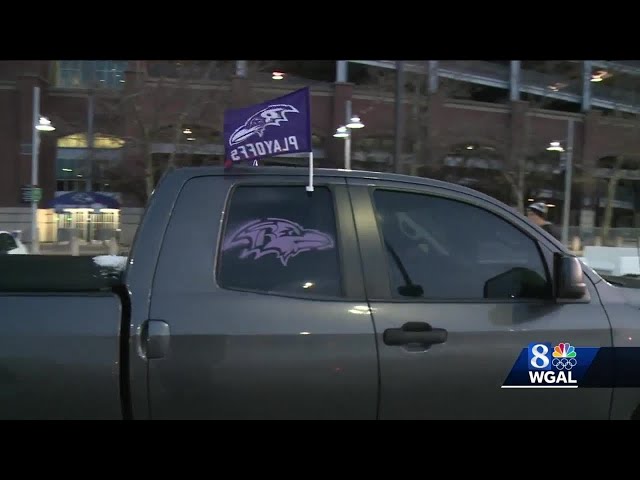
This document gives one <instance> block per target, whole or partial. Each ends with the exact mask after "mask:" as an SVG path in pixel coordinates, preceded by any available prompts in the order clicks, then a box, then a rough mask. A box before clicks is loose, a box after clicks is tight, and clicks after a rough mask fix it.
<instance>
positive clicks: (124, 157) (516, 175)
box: [0, 60, 640, 241]
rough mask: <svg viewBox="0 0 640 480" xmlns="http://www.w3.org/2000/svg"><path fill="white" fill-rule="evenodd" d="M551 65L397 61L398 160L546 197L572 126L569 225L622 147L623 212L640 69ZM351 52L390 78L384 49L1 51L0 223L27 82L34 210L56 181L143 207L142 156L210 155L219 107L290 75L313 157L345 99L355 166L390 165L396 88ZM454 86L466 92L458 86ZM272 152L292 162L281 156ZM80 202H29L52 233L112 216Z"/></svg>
mask: <svg viewBox="0 0 640 480" xmlns="http://www.w3.org/2000/svg"><path fill="white" fill-rule="evenodd" d="M500 63H503V64H500ZM564 63H565V64H566V65H561V67H562V68H560V73H558V71H556V72H553V73H545V72H541V71H539V69H538V70H536V68H538V67H537V66H535V65H524V62H522V63H521V62H519V61H512V62H509V63H506V64H504V62H496V63H492V62H433V61H432V62H419V63H416V62H413V63H407V64H405V70H406V74H407V76H408V77H407V90H406V93H405V98H404V105H405V108H404V116H405V122H404V123H405V125H406V128H405V130H404V136H403V139H404V142H403V146H402V147H403V148H402V156H401V161H400V169H401V171H403V172H405V173H413V174H422V175H432V176H438V177H441V178H444V179H447V180H451V181H456V182H458V183H464V184H468V185H470V186H471V187H473V188H477V189H479V190H483V191H485V192H487V193H489V194H492V195H494V196H496V197H498V198H500V199H502V200H504V201H506V202H509V203H511V204H514V205H515V204H516V203H517V198H516V197H517V196H518V193H517V192H518V189H520V193H519V195H520V196H521V197H526V199H529V198H531V197H535V198H536V199H544V200H546V201H547V202H548V203H549V205H553V206H555V205H559V204H560V203H561V202H562V201H563V198H562V197H563V178H564V164H565V160H566V157H565V156H563V155H562V154H560V153H559V152H557V151H554V148H551V150H549V147H550V145H551V144H552V142H557V145H556V148H555V150H561V149H564V150H565V152H566V151H567V150H568V147H569V145H568V143H567V142H568V140H569V138H568V137H569V135H570V134H569V133H568V132H569V125H570V124H572V125H573V129H572V130H573V148H572V149H571V153H572V159H573V163H574V165H575V168H576V173H575V174H574V175H575V179H576V181H575V185H574V188H573V196H572V197H573V198H572V208H571V223H572V224H573V225H583V226H586V227H589V226H592V225H594V224H598V223H599V218H600V217H601V216H602V208H603V207H604V204H603V202H604V200H605V198H606V197H605V196H604V193H603V188H604V189H605V191H606V179H607V177H608V176H610V175H611V174H612V170H611V168H612V166H613V164H614V159H615V158H620V157H622V158H624V159H625V162H627V163H626V164H625V163H623V164H622V166H623V168H626V169H625V170H624V172H623V175H622V177H623V179H622V181H621V182H620V186H619V188H618V194H617V196H616V202H615V211H614V214H615V215H614V226H617V227H630V226H632V225H635V218H634V214H635V210H636V208H635V188H636V184H637V183H638V182H636V181H635V180H636V178H637V175H636V171H637V170H638V167H637V166H634V165H635V164H634V161H635V160H634V159H635V157H637V156H638V153H639V152H640V136H639V135H637V134H636V131H637V130H636V129H637V125H636V124H637V121H636V120H635V115H637V113H638V111H639V110H640V109H638V108H637V107H635V106H634V105H633V103H632V102H631V100H630V99H631V96H628V97H625V92H626V90H630V89H632V87H633V85H634V83H633V82H635V81H636V78H637V76H636V75H638V74H640V67H636V66H635V65H634V64H632V63H631V62H626V63H611V62H605V61H588V62H564ZM362 64H368V67H367V68H370V69H374V70H376V71H381V72H387V73H388V74H389V75H395V73H394V68H395V63H394V62H388V61H351V62H346V61H340V62H336V64H335V67H334V68H335V81H331V82H329V81H318V80H315V79H309V78H303V77H301V76H299V75H298V76H296V75H294V74H289V73H288V72H283V73H284V74H283V75H281V76H274V75H272V74H271V73H270V72H268V71H263V72H260V71H256V69H255V68H253V69H252V65H251V62H246V61H238V62H189V64H188V65H187V64H181V63H180V62H145V61H115V60H114V61H5V62H0V104H1V105H3V108H2V109H0V127H1V128H0V152H2V153H0V155H1V157H0V163H1V165H2V168H3V175H1V176H0V229H14V228H15V229H21V230H23V231H27V230H28V229H29V228H28V214H29V213H28V205H26V204H24V203H23V202H22V201H21V187H22V186H25V185H28V184H30V179H31V161H30V160H31V143H32V130H33V128H32V127H33V124H32V123H33V115H32V111H33V87H34V86H39V87H40V89H41V102H40V111H41V114H42V115H44V116H46V117H48V118H49V119H50V120H51V121H52V123H53V125H54V126H55V127H56V130H55V131H53V132H45V133H42V134H41V144H40V150H39V165H40V167H39V185H40V186H41V187H42V189H43V200H42V202H41V207H45V206H46V205H47V204H48V203H49V202H50V201H52V199H54V198H55V197H56V196H58V195H61V194H63V193H65V192H69V191H85V192H86V191H88V192H103V193H106V194H109V195H112V196H115V197H117V198H118V199H119V200H120V202H121V204H122V206H123V207H125V208H126V207H139V206H141V205H142V204H143V202H144V198H145V191H146V190H148V189H149V188H151V187H152V186H153V185H152V183H150V184H149V185H146V183H149V182H145V181H146V180H147V178H146V177H148V175H147V176H146V175H145V168H147V169H149V168H151V167H153V169H154V172H153V173H154V175H153V177H154V178H153V179H154V180H156V179H157V178H158V177H159V175H160V174H161V173H162V169H163V166H165V165H166V164H167V163H170V164H176V165H181V164H190V165H192V164H196V165H197V164H211V163H214V164H215V163H218V162H222V153H223V146H222V141H221V137H222V112H223V110H224V108H227V107H229V106H242V105H248V104H250V103H252V102H257V101H262V100H266V99H269V98H273V97H275V96H279V95H282V94H285V93H287V92H289V91H291V90H294V89H296V88H300V87H302V86H310V87H311V92H312V117H313V118H312V128H313V135H314V139H313V141H314V148H315V150H314V157H315V159H316V162H317V164H318V165H320V166H332V167H333V166H342V165H344V153H343V152H344V148H343V145H344V144H343V140H342V139H338V138H334V137H333V133H334V132H335V130H336V127H338V126H340V125H343V124H344V123H345V105H346V103H347V101H350V104H351V110H352V112H353V113H354V114H358V115H359V116H360V117H361V119H362V121H363V122H364V123H365V128H363V129H360V130H357V131H354V132H353V134H352V166H353V168H367V169H375V170H389V169H391V168H392V163H393V151H394V125H395V116H394V105H395V95H394V89H393V87H391V88H388V85H385V82H384V81H382V80H380V81H378V82H377V83H376V82H369V83H368V84H367V82H360V81H358V80H354V79H352V76H354V74H353V72H354V71H355V69H356V68H362V67H361V65H362ZM636 68H637V70H636ZM563 69H564V70H563ZM257 70H259V69H257ZM572 72H573V73H572ZM575 72H578V74H577V75H576V74H575ZM534 74H535V75H534ZM380 78H382V77H380ZM389 78H390V77H389ZM349 80H351V81H352V82H354V83H349ZM594 80H596V81H594ZM616 81H617V82H618V83H615V82H616ZM460 89H462V90H464V89H467V90H469V89H471V90H472V94H470V95H466V96H462V97H461V95H460V94H459V93H458V92H457V90H460ZM483 89H484V90H483ZM625 89H626V90H625ZM627 98H628V99H627ZM565 155H566V153H565ZM277 161H278V162H280V163H287V162H289V163H293V164H296V163H303V162H301V160H299V159H296V158H286V157H282V158H278V159H277ZM520 177H523V179H524V181H522V182H519V181H520V180H522V179H521V178H520ZM525 177H526V178H525ZM551 210H552V218H555V217H558V215H559V212H558V210H559V209H555V210H554V209H553V208H551ZM87 215H90V214H89V213H82V212H79V213H73V214H69V215H67V214H65V215H55V213H54V212H52V211H48V210H47V209H44V208H43V211H42V212H41V223H42V224H43V227H42V228H41V233H40V237H41V240H43V241H48V240H52V239H54V238H56V235H57V231H58V230H59V229H61V228H62V229H64V228H66V227H68V226H70V225H71V224H73V226H75V227H77V226H79V225H81V226H82V229H83V232H84V233H83V234H82V235H83V236H84V237H86V238H88V237H91V238H93V236H92V233H91V232H90V231H89V230H88V229H87V225H88V224H89V223H93V224H94V226H95V225H98V226H100V225H102V226H105V225H107V226H108V225H110V224H114V225H115V224H116V223H117V222H118V220H117V214H111V213H110V214H109V215H107V216H104V215H103V216H102V217H100V218H98V217H95V218H94V217H92V220H91V221H90V220H88V218H89V217H88V216H87ZM556 220H557V218H556Z"/></svg>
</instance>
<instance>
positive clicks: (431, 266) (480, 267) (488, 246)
mask: <svg viewBox="0 0 640 480" xmlns="http://www.w3.org/2000/svg"><path fill="white" fill-rule="evenodd" d="M374 199H375V206H376V210H377V218H378V224H379V228H380V231H381V232H382V234H383V237H384V244H385V245H384V246H385V248H386V250H387V257H388V264H389V268H390V275H391V280H392V294H393V295H394V296H395V297H398V298H410V297H414V298H425V299H469V300H476V299H491V298H495V299H509V298H511V299H516V298H521V299H543V298H544V299H546V298H549V297H550V296H551V284H550V282H549V281H548V278H547V273H546V269H545V266H544V262H543V259H542V257H541V255H540V252H539V250H538V248H537V246H536V244H535V242H534V241H533V240H532V239H531V238H530V237H528V236H527V235H525V234H524V233H523V232H522V231H520V230H519V229H517V228H516V227H514V226H513V225H511V224H510V223H508V222H507V221H505V220H503V219H501V218H500V217H498V216H497V215H494V214H492V213H491V212H489V211H486V210H484V209H482V208H479V207H475V206H473V205H470V204H467V203H464V202H460V201H456V200H451V199H446V198H442V197H437V196H430V195H423V194H417V193H409V192H397V191H386V190H376V191H375V193H374Z"/></svg>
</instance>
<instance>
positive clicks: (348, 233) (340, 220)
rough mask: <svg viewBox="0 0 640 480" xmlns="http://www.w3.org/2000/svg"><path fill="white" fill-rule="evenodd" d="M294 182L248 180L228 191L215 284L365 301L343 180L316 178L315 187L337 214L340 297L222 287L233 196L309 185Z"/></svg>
mask: <svg viewBox="0 0 640 480" xmlns="http://www.w3.org/2000/svg"><path fill="white" fill-rule="evenodd" d="M303 178H304V180H303V179H302V178H301V177H298V178H295V177H294V178H291V179H282V178H279V179H275V178H274V179H269V178H249V179H237V180H235V181H234V184H233V185H232V186H231V187H230V188H229V189H228V191H227V194H226V198H225V202H224V210H223V214H222V216H221V219H220V229H219V235H218V239H217V242H216V245H215V249H216V251H215V254H214V266H213V281H214V283H215V285H216V287H217V288H219V289H221V290H227V291H234V292H245V293H251V294H256V295H267V296H270V297H285V298H297V299H303V300H316V301H333V302H335V301H349V302H351V301H357V302H365V301H366V294H365V289H364V280H363V277H362V266H361V263H360V252H359V249H358V243H357V239H356V232H355V225H354V220H353V211H352V209H351V203H350V199H349V192H348V190H347V185H346V181H345V179H344V178H340V177H336V178H321V177H317V176H316V177H315V178H314V187H315V188H316V189H318V188H327V190H329V194H330V195H331V200H332V203H331V207H332V209H333V214H334V228H335V232H336V234H335V242H336V249H337V256H338V273H339V282H340V292H341V293H340V295H338V296H335V295H311V294H309V295H305V294H300V293H293V292H290V293H287V292H267V291H264V290H253V289H246V288H236V287H229V286H226V285H223V284H222V283H221V282H220V271H221V266H222V265H221V263H222V262H221V259H222V253H223V252H222V244H223V241H224V238H225V235H226V233H227V226H228V220H229V212H230V211H231V202H232V200H233V195H234V194H235V192H236V191H237V190H238V189H239V188H240V187H249V188H250V187H273V188H278V187H299V188H301V189H304V188H305V187H306V186H307V185H308V182H307V181H306V180H307V179H306V177H303Z"/></svg>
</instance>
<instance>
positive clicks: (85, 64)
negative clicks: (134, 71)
mask: <svg viewBox="0 0 640 480" xmlns="http://www.w3.org/2000/svg"><path fill="white" fill-rule="evenodd" d="M126 66H127V61H126V60H60V61H58V62H57V65H56V67H57V68H56V70H57V75H56V76H57V78H56V86H58V87H61V88H90V87H94V88H110V89H117V88H121V87H122V85H123V84H124V71H125V69H126Z"/></svg>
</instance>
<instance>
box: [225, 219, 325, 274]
mask: <svg viewBox="0 0 640 480" xmlns="http://www.w3.org/2000/svg"><path fill="white" fill-rule="evenodd" d="M237 247H244V248H243V249H242V251H241V252H240V258H241V259H242V258H248V257H250V256H252V255H253V258H254V260H257V259H259V258H261V257H264V256H265V255H275V256H276V257H277V258H278V259H279V260H280V261H281V262H282V265H284V266H285V267H286V266H287V263H288V262H289V260H290V259H291V258H293V257H295V256H296V255H298V254H300V253H302V252H308V251H310V250H326V249H329V248H333V247H334V241H333V239H332V238H331V237H330V236H329V235H327V234H326V233H322V232H320V231H318V230H311V229H306V228H304V227H302V226H301V225H299V224H297V223H294V222H291V221H289V220H285V219H282V218H267V219H266V220H253V221H251V222H249V223H247V224H245V225H243V226H242V227H240V229H238V230H237V231H236V232H235V233H234V234H233V235H231V236H230V237H229V238H228V239H227V240H226V241H225V242H224V245H223V250H230V249H232V248H237Z"/></svg>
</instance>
